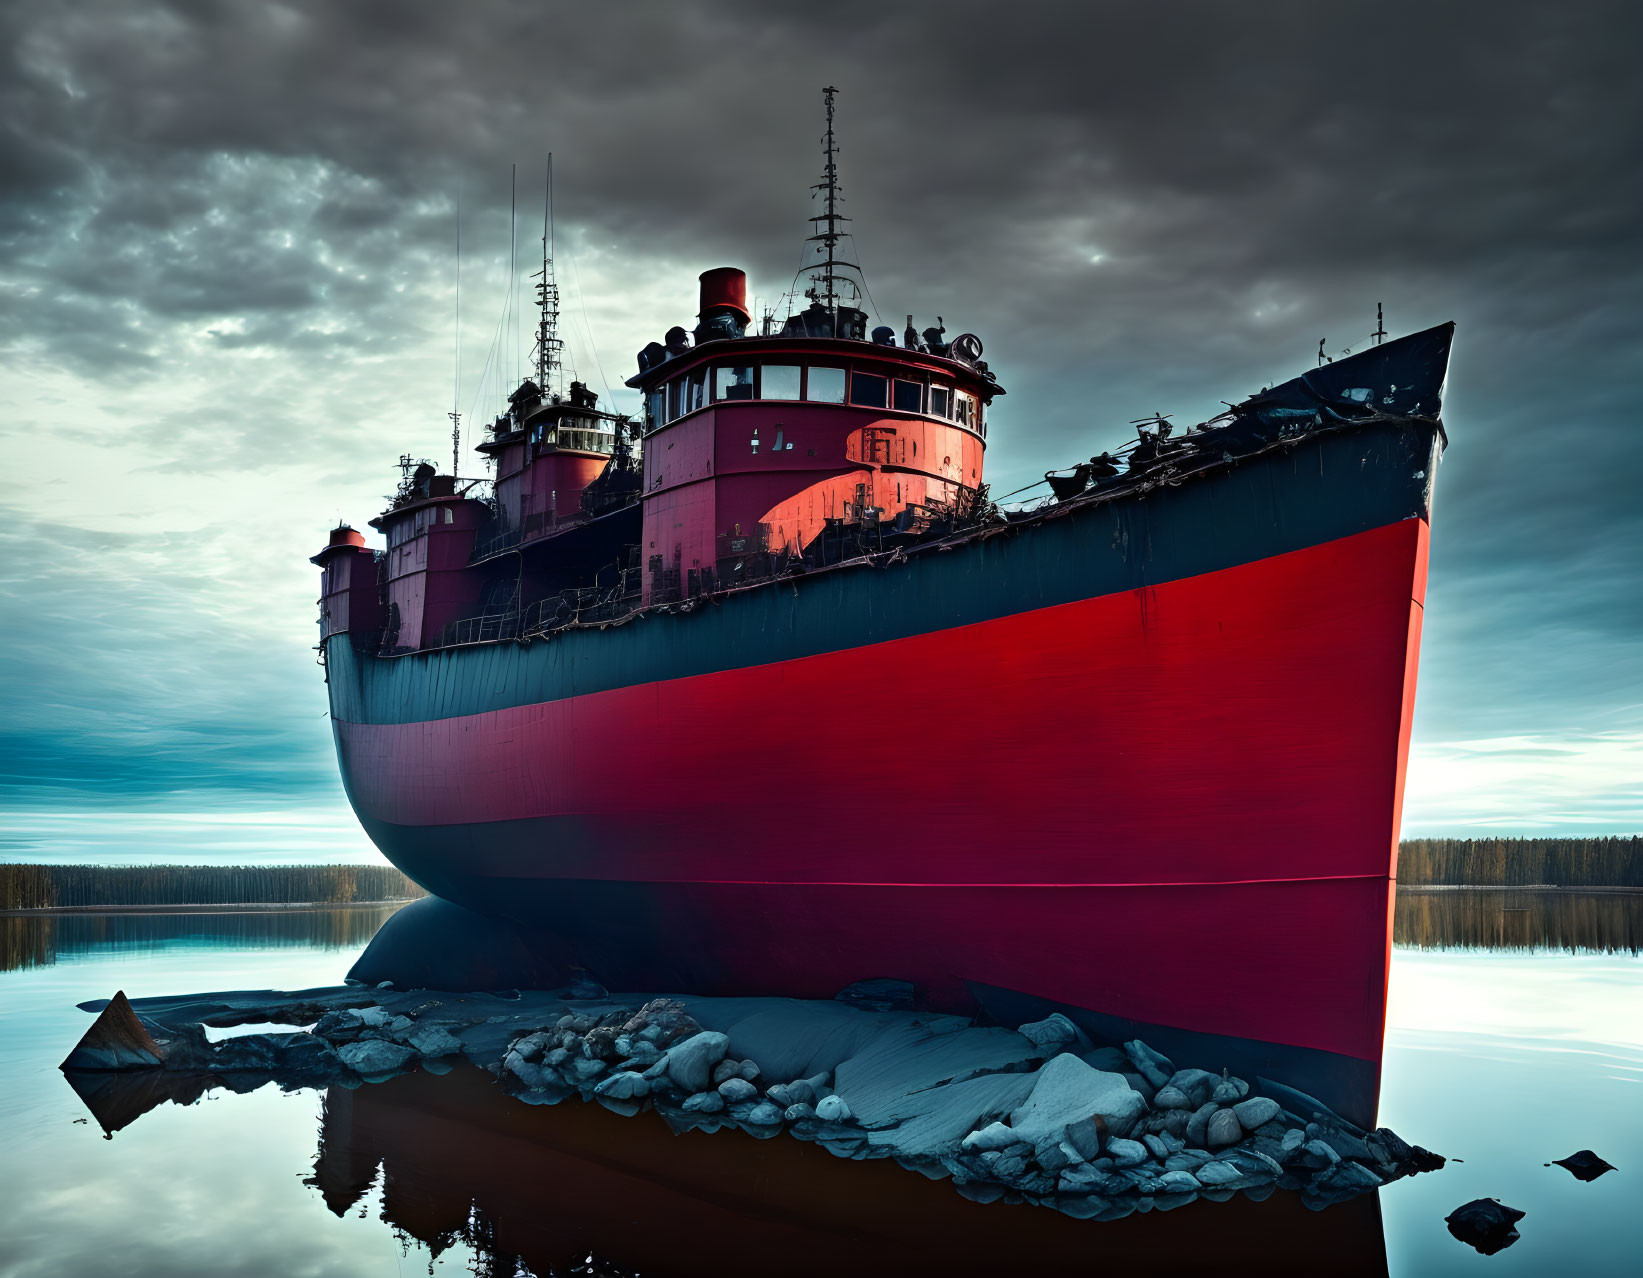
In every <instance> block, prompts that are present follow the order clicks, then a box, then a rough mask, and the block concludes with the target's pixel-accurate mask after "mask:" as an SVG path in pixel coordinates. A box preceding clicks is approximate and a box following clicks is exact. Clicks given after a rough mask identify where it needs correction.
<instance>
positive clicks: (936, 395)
mask: <svg viewBox="0 0 1643 1278" xmlns="http://www.w3.org/2000/svg"><path fill="white" fill-rule="evenodd" d="M952 415H953V388H952V387H951V386H937V385H935V384H934V383H932V384H931V386H930V416H931V417H951V416H952Z"/></svg>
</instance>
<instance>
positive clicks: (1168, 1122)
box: [1158, 1109, 1192, 1141]
mask: <svg viewBox="0 0 1643 1278" xmlns="http://www.w3.org/2000/svg"><path fill="white" fill-rule="evenodd" d="M1160 1117H1161V1119H1162V1120H1163V1121H1162V1122H1160V1123H1159V1125H1158V1134H1159V1135H1160V1136H1167V1137H1168V1138H1169V1139H1171V1140H1176V1141H1179V1140H1183V1139H1184V1138H1185V1136H1186V1134H1187V1124H1188V1123H1190V1122H1191V1121H1192V1115H1191V1114H1189V1113H1187V1111H1186V1110H1184V1109H1166V1110H1165V1111H1164V1112H1163V1114H1162V1115H1160Z"/></svg>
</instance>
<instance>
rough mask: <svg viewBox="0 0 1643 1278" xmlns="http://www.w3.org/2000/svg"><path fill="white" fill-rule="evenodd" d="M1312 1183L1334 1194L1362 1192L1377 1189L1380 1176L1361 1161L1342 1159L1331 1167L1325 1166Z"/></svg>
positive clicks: (1379, 1183)
mask: <svg viewBox="0 0 1643 1278" xmlns="http://www.w3.org/2000/svg"><path fill="white" fill-rule="evenodd" d="M1312 1183H1313V1185H1314V1186H1316V1187H1317V1188H1320V1189H1326V1190H1328V1191H1329V1192H1330V1193H1334V1194H1363V1193H1367V1192H1368V1191H1369V1190H1371V1189H1379V1188H1380V1185H1381V1178H1380V1177H1379V1176H1377V1175H1375V1173H1374V1172H1372V1171H1370V1170H1369V1168H1367V1167H1365V1166H1364V1165H1363V1164H1362V1163H1353V1162H1347V1161H1345V1160H1344V1159H1343V1160H1342V1161H1341V1162H1338V1163H1336V1164H1335V1165H1334V1166H1333V1167H1328V1168H1325V1169H1324V1170H1323V1171H1322V1172H1321V1173H1320V1174H1319V1175H1318V1177H1317V1178H1316V1179H1315V1180H1314V1181H1313V1182H1312Z"/></svg>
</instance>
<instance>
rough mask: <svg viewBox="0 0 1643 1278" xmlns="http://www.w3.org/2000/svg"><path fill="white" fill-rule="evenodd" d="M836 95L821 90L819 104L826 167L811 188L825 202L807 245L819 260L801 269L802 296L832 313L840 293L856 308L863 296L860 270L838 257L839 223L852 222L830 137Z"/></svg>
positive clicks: (836, 151)
mask: <svg viewBox="0 0 1643 1278" xmlns="http://www.w3.org/2000/svg"><path fill="white" fill-rule="evenodd" d="M836 93H838V89H836V88H834V87H833V86H832V85H828V86H827V87H826V88H825V89H823V90H822V100H823V102H825V103H826V105H827V132H826V134H824V135H823V138H822V155H823V157H824V160H825V163H824V164H823V166H822V180H821V181H820V182H818V183H816V184H815V185H814V186H812V187H811V188H810V189H811V190H812V191H820V192H821V193H822V197H823V199H824V201H825V202H824V204H823V209H824V211H823V212H822V213H820V214H818V215H816V216H815V217H812V218H811V219H810V222H811V223H812V224H813V225H814V226H816V227H817V228H818V230H817V233H816V234H815V235H811V236H809V237H807V241H806V242H807V243H811V244H815V245H816V251H817V252H818V253H820V254H822V260H821V261H820V262H812V263H811V264H810V265H809V266H807V267H805V268H804V269H805V271H806V272H807V273H808V274H809V276H810V287H809V288H807V289H805V291H804V295H805V296H806V297H808V298H809V299H810V300H811V301H812V302H814V303H815V304H816V305H818V306H822V307H825V308H826V309H827V310H829V311H835V312H836V311H837V310H838V309H839V302H840V300H841V296H842V295H841V290H842V289H848V290H849V291H850V294H851V296H850V297H849V298H848V299H846V300H847V301H848V302H849V303H850V304H851V305H857V306H859V304H860V302H861V296H862V284H861V282H860V281H861V274H862V271H861V266H860V265H859V264H858V263H856V262H852V261H850V260H849V259H847V258H841V257H840V256H839V242H840V241H841V240H843V239H844V238H845V237H846V236H848V235H849V232H848V231H845V230H841V229H840V223H843V222H848V221H850V220H851V219H850V218H848V217H846V216H845V215H844V214H842V213H840V212H839V206H840V204H841V203H843V200H844V194H843V192H842V191H840V189H839V163H838V154H839V147H838V142H837V141H836V139H835V138H834V136H833V97H834V95H835V94H836ZM840 270H844V271H849V272H852V273H853V275H854V278H852V277H851V276H850V275H840V274H839V271H840Z"/></svg>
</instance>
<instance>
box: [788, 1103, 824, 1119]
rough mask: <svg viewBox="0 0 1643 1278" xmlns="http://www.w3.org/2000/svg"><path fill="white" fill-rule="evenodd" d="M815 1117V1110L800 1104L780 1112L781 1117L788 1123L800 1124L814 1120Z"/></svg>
mask: <svg viewBox="0 0 1643 1278" xmlns="http://www.w3.org/2000/svg"><path fill="white" fill-rule="evenodd" d="M815 1116H816V1111H815V1108H814V1107H813V1106H810V1105H806V1104H804V1103H802V1102H801V1103H800V1104H797V1105H789V1106H788V1107H787V1108H786V1109H785V1110H783V1111H782V1117H783V1118H785V1119H786V1120H787V1121H788V1122H790V1123H802V1122H804V1121H805V1120H806V1119H809V1118H814V1117H815Z"/></svg>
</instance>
